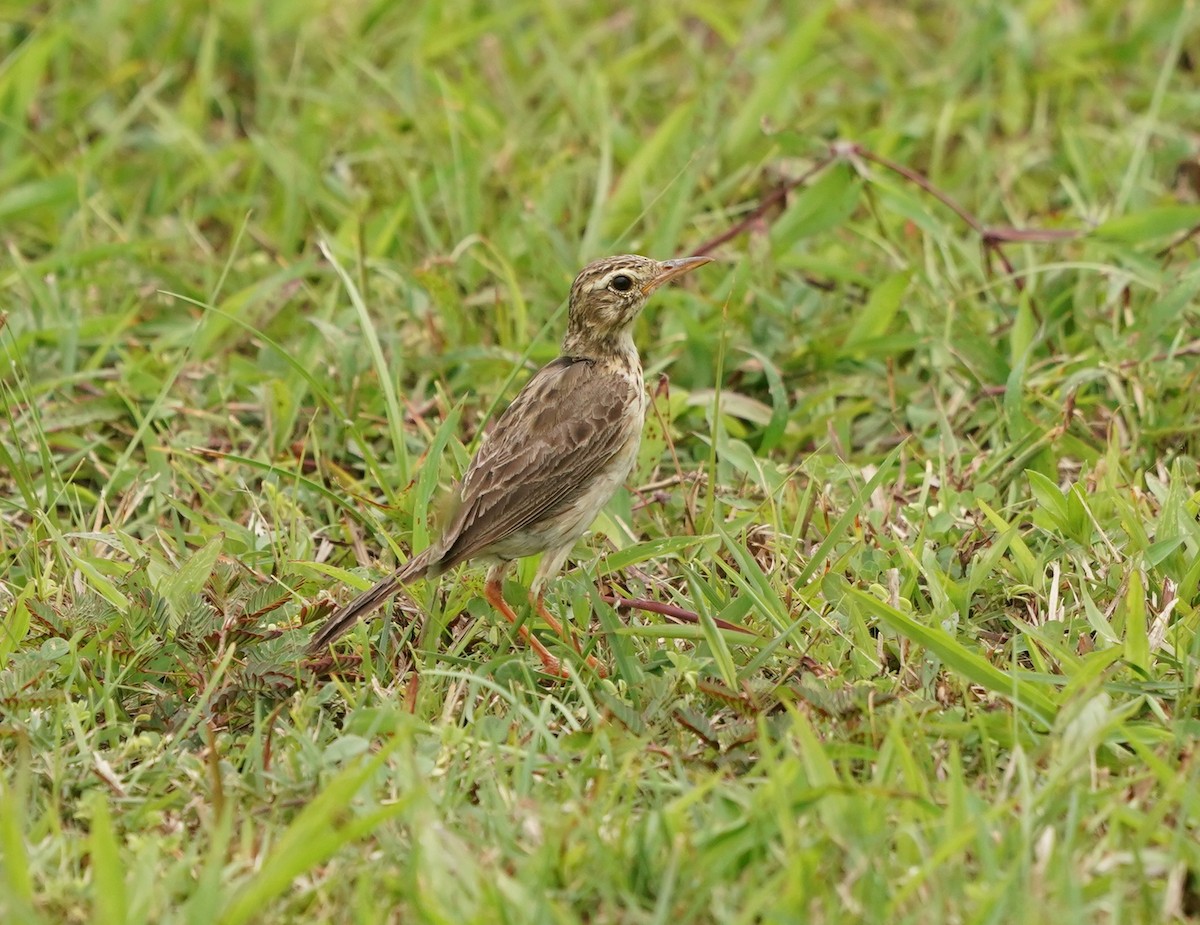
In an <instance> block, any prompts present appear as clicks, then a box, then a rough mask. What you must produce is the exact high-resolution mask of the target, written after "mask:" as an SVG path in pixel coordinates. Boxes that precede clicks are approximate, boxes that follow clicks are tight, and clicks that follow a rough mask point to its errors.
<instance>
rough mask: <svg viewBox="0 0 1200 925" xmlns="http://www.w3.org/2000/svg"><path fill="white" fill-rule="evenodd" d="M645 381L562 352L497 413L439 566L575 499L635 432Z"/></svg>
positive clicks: (482, 549)
mask: <svg viewBox="0 0 1200 925" xmlns="http://www.w3.org/2000/svg"><path fill="white" fill-rule="evenodd" d="M638 387H640V383H636V384H635V383H634V382H633V381H631V380H630V378H628V377H626V376H622V375H620V374H619V373H616V372H612V371H609V370H606V369H604V368H602V367H599V366H597V365H595V363H594V361H592V360H583V359H575V358H572V357H560V358H559V359H557V360H555V361H553V362H552V363H550V364H548V365H546V366H544V367H543V368H542V369H541V370H539V371H538V373H537V374H536V375H535V376H534V377H533V378H532V379H530V380H529V382H528V383H527V384H526V385H525V388H523V389H522V390H521V392H520V394H519V395H517V397H516V398H515V399H513V403H512V404H511V405H509V406H508V408H507V410H505V412H504V414H502V415H501V416H500V417H499V419H497V421H496V423H495V425H494V426H493V427H492V429H491V431H490V432H489V433H488V435H487V437H486V438H485V440H484V442H483V445H482V446H481V447H480V449H479V452H478V454H476V456H475V459H474V460H472V462H471V465H470V467H469V468H468V470H467V473H466V475H465V476H464V477H463V484H462V489H461V492H460V503H459V506H458V509H457V511H456V513H455V516H454V518H453V519H452V520H451V521H450V522H449V523H448V524H447V526H446V530H445V533H444V534H443V537H442V555H441V556H440V557H439V559H440V561H439V562H438V567H439V569H448V568H451V567H453V566H454V565H456V564H457V563H459V562H462V561H464V560H465V559H469V558H471V557H472V556H476V555H479V554H480V553H482V552H485V551H486V550H487V548H488V547H489V546H492V545H493V544H495V543H500V542H503V541H504V540H506V539H507V538H509V537H511V536H512V535H513V534H514V533H516V532H517V531H518V530H521V529H523V528H525V527H528V526H530V525H531V524H534V523H536V522H538V521H540V520H542V519H544V518H547V517H552V516H554V514H556V513H558V512H559V511H562V510H563V509H565V508H566V507H567V506H568V505H569V504H570V503H571V502H572V501H574V500H575V499H576V498H577V497H578V496H579V495H580V494H581V492H583V491H584V490H586V488H587V486H588V483H589V481H590V479H591V478H592V477H593V476H594V475H595V474H596V473H598V472H600V471H602V470H603V468H604V467H605V466H606V465H607V464H608V463H609V462H610V461H611V460H612V458H613V456H614V455H615V454H616V453H617V452H618V451H619V450H620V449H621V447H622V446H623V445H624V443H625V441H626V440H627V439H628V438H629V422H628V419H627V417H626V415H627V413H628V407H629V398H630V391H631V389H633V388H638ZM639 424H640V422H639Z"/></svg>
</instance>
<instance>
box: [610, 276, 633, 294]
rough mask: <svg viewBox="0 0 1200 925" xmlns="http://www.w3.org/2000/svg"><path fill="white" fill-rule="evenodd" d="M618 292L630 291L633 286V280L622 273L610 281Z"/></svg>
mask: <svg viewBox="0 0 1200 925" xmlns="http://www.w3.org/2000/svg"><path fill="white" fill-rule="evenodd" d="M609 285H610V286H612V287H613V289H615V290H617V292H628V291H629V290H630V289H632V288H633V280H631V279H630V278H629V277H628V276H626V275H625V274H624V273H622V274H621V275H620V276H614V277H613V278H612V281H611V282H610V283H609Z"/></svg>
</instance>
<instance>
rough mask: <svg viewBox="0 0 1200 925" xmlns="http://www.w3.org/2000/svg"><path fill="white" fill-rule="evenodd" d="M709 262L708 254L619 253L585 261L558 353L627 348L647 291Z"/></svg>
mask: <svg viewBox="0 0 1200 925" xmlns="http://www.w3.org/2000/svg"><path fill="white" fill-rule="evenodd" d="M711 262H712V258H711V257H681V258H679V259H678V260H651V259H650V258H649V257H641V256H638V255H637V254H623V255H622V256H620V257H605V258H604V259H603V260H596V261H594V262H592V263H589V264H588V265H587V266H586V267H584V268H583V269H582V270H580V271H579V275H578V276H576V277H575V282H574V284H573V285H572V286H571V303H570V307H569V318H568V321H567V336H566V338H565V339H564V340H563V353H564V354H566V355H568V356H590V355H593V354H595V353H604V352H625V351H626V350H628V349H632V340H631V337H630V332H631V331H632V329H633V323H634V321H636V320H637V316H638V315H639V314H641V311H642V309H643V308H644V307H645V305H646V300H647V299H648V298H650V294H651V293H652V292H654V290H655V289H657V288H658V287H659V286H661V285H663V283H666V282H669V281H670V280H673V279H674V278H675V277H677V276H682V275H683V274H684V273H687V272H688V271H690V270H694V269H696V267H700V266H703V265H704V264H706V263H711Z"/></svg>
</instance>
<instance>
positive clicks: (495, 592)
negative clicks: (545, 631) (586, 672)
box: [484, 566, 569, 678]
mask: <svg viewBox="0 0 1200 925" xmlns="http://www.w3.org/2000/svg"><path fill="white" fill-rule="evenodd" d="M484 597H486V598H487V602H488V603H489V604H491V605H492V606H493V607H495V608H496V609H497V610H498V611H500V613H501V614H503V615H504V618H505V619H506V620H508V622H509V623H511V624H512V625H513V626H515V627H516V628H517V632H518V633H520V634H521V638H522V639H524V640H525V641H526V642H527V643H528V644H529V647H530V648H531V649H533V651H534V652H536V653H537V655H538V658H540V659H541V660H542V666H543V667H544V668H545V669H546V674H552V675H554V676H555V677H557V678H566V677H569V675H568V674H567V672H566V670H565V669H564V668H563V666H562V662H560V661H559V660H558V659H556V658H555V657H554V656H553V655H551V654H550V650H549V649H547V648H546V647H545V646H544V645H542V643H541V642H540V641H539V640H538V638H537V637H536V636H534V635H533V633H531V632H530V631H529V627H528V626H526V625H525V624H524V623H521V622H520V621H519V620H518V619H517V615H516V614H515V613H513V609H512V608H511V607H509V606H508V601H506V600H505V599H504V569H503V567H501V566H496V567H495V568H493V569H492V570H491V571H489V572H488V577H487V584H486V585H485V586H484Z"/></svg>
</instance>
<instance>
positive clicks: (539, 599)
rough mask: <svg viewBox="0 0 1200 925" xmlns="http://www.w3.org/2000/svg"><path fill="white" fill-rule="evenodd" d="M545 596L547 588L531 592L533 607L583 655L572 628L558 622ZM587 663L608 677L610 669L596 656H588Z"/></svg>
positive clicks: (559, 634)
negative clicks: (548, 606)
mask: <svg viewBox="0 0 1200 925" xmlns="http://www.w3.org/2000/svg"><path fill="white" fill-rule="evenodd" d="M545 598H546V592H545V590H539V591H538V592H537V593H536V594H533V593H531V594H530V595H529V601H530V603H531V604H533V609H534V610H536V611H537V612H538V615H539V616H540V617H541V618H542V619H543V620H545V621H546V625H547V626H549V627H550V629H552V630H554V632H555V633H557V634H558V637H559V638H560V639H563V640H566V642H568V643H570V646H571V648H572V649H574V650H575V651H576V652H579V654H580V655H583V652H582V651H580V649H579V643H577V642H576V641H575V637H574V635H573V634H572V633H571V630H570V628H569V627H568V628H567V629H565V630H564V629H563V625H562V624H561V623H559V622H558V620H557V618H555V616H554V615H553V614H551V613H550V611H549V610H547V609H546V600H545ZM587 663H588V667H589V668H591V669H592V670H593V671H595V672H596V674H598V675H600V677H602V678H607V677H608V671H607V670H606V669H605V667H604V666H603V665H602V664H600V662H599V661H598V660H597V659H596V657H595V656H592V655H589V656H588V657H587Z"/></svg>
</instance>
